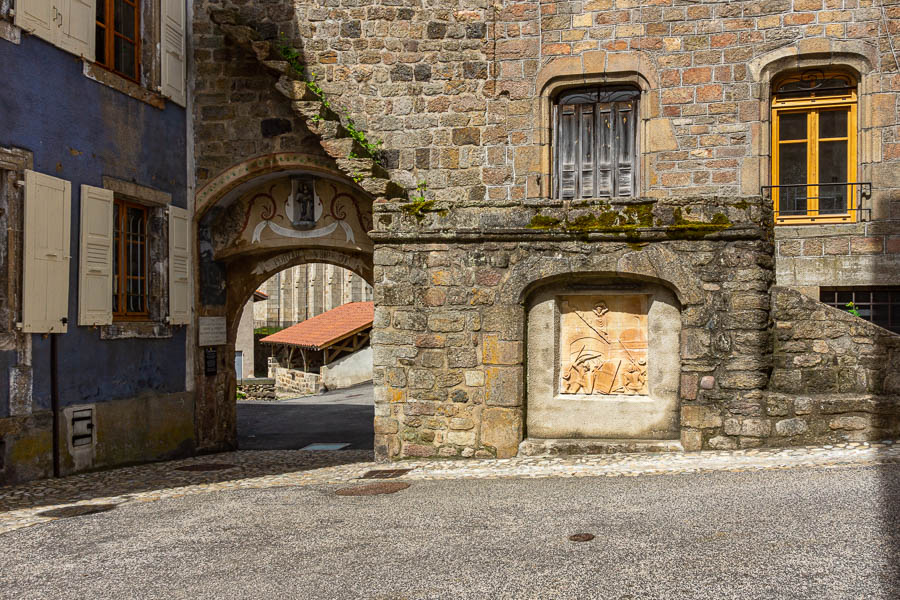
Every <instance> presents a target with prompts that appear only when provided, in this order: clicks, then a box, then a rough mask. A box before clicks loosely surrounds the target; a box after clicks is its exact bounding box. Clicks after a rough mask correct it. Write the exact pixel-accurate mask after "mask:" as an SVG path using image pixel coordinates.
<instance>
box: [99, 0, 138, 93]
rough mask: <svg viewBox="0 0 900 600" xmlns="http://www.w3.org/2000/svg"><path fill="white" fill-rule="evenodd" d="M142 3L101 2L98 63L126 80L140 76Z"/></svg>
mask: <svg viewBox="0 0 900 600" xmlns="http://www.w3.org/2000/svg"><path fill="white" fill-rule="evenodd" d="M139 6H140V4H139V0H134V1H133V2H132V1H131V0H97V30H96V47H95V56H96V59H95V60H96V62H97V64H99V65H102V66H104V67H106V68H107V69H109V70H110V71H113V72H114V73H117V74H119V75H121V76H123V77H126V78H128V79H131V80H132V81H137V80H138V78H139V75H140V64H141V57H140V36H139V31H140V10H139Z"/></svg>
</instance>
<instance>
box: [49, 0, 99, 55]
mask: <svg viewBox="0 0 900 600" xmlns="http://www.w3.org/2000/svg"><path fill="white" fill-rule="evenodd" d="M53 1H56V2H59V3H60V4H62V6H63V7H64V8H63V26H62V28H61V35H60V38H59V43H58V45H59V47H60V48H62V49H63V50H67V51H69V52H71V53H72V54H77V55H78V56H83V57H85V58H88V59H90V60H94V59H95V58H96V50H95V44H96V39H97V36H96V30H97V8H96V2H97V1H98V0H53ZM99 1H101V2H102V1H103V0H99Z"/></svg>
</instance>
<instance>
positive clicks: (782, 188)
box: [760, 182, 872, 223]
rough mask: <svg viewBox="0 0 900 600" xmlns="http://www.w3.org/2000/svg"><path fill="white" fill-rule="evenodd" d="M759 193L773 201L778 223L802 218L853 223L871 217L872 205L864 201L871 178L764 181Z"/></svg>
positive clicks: (867, 195)
mask: <svg viewBox="0 0 900 600" xmlns="http://www.w3.org/2000/svg"><path fill="white" fill-rule="evenodd" d="M760 194H761V195H762V196H763V197H764V198H768V199H771V200H772V201H773V202H774V203H775V221H776V222H778V223H789V222H791V221H802V220H812V221H823V222H835V223H855V222H859V221H869V220H871V217H872V208H871V207H867V206H864V203H863V201H864V200H868V199H869V198H871V197H872V184H871V183H870V182H841V183H788V184H784V185H764V186H762V187H761V188H760Z"/></svg>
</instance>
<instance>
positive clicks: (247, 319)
mask: <svg viewBox="0 0 900 600" xmlns="http://www.w3.org/2000/svg"><path fill="white" fill-rule="evenodd" d="M234 351H235V352H243V353H244V372H243V373H236V375H237V378H238V379H248V378H250V377H253V298H252V297H251V298H250V300H248V301H247V304H246V305H244V310H243V312H241V321H240V323H238V330H237V338H236V339H235V341H234ZM232 360H234V359H232Z"/></svg>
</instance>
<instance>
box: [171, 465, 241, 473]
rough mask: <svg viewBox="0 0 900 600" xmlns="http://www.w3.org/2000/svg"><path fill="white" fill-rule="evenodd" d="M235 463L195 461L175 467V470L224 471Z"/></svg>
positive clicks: (231, 467)
mask: <svg viewBox="0 0 900 600" xmlns="http://www.w3.org/2000/svg"><path fill="white" fill-rule="evenodd" d="M234 467H235V465H229V464H226V463H197V464H195V465H185V466H183V467H175V470H176V471H191V472H195V471H197V472H202V471H224V470H225V469H233V468H234Z"/></svg>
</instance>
